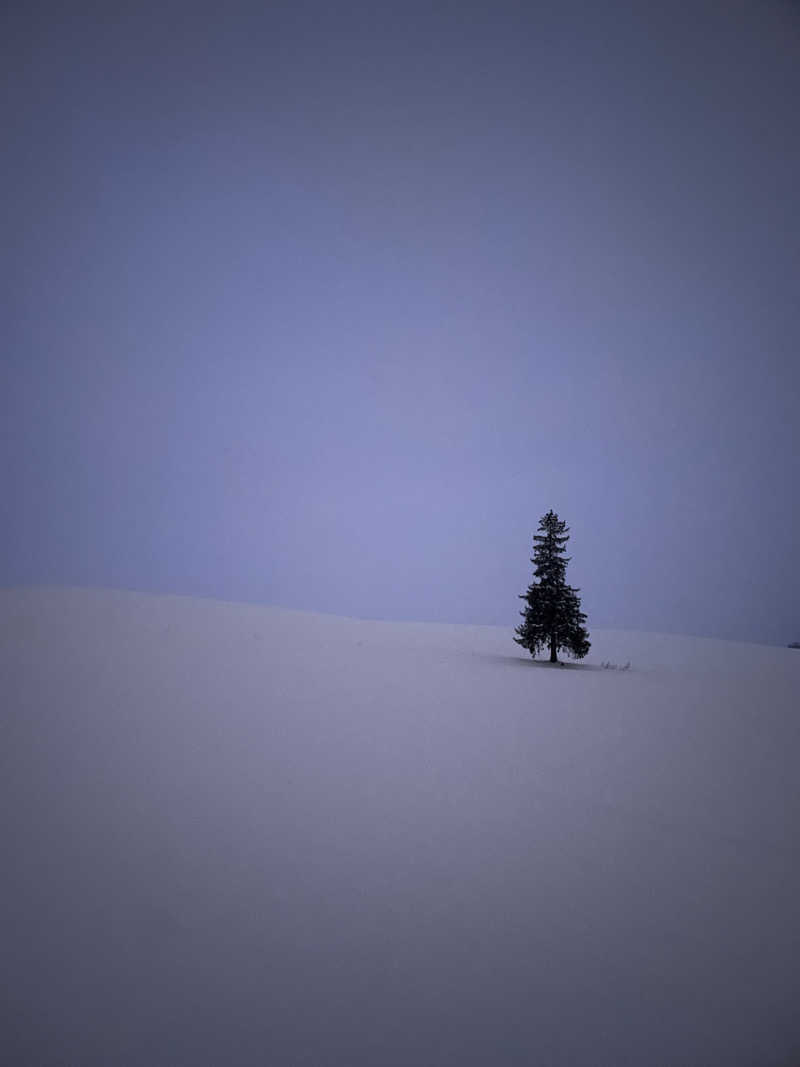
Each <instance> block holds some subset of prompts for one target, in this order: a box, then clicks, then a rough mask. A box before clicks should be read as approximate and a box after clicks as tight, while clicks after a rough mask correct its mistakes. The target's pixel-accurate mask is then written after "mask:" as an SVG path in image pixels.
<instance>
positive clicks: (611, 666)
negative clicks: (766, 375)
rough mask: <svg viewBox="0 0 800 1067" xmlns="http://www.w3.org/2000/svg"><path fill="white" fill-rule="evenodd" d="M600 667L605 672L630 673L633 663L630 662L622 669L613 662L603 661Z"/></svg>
mask: <svg viewBox="0 0 800 1067" xmlns="http://www.w3.org/2000/svg"><path fill="white" fill-rule="evenodd" d="M600 666H601V667H602V668H603V670H604V671H629V670H630V669H631V661H630V660H628V662H627V663H626V664H625V666H624V667H621V666H620V665H619V663H612V662H611V660H603V662H602V663H601V664H600Z"/></svg>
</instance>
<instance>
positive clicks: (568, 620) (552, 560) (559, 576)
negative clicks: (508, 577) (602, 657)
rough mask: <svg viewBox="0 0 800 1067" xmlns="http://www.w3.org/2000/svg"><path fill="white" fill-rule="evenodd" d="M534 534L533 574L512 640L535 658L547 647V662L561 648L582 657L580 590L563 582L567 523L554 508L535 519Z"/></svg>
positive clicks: (554, 658) (584, 641) (584, 637)
mask: <svg viewBox="0 0 800 1067" xmlns="http://www.w3.org/2000/svg"><path fill="white" fill-rule="evenodd" d="M539 530H540V531H541V532H540V533H538V534H534V537H533V541H534V545H533V559H532V560H531V563H533V564H535V569H534V572H533V574H534V578H535V579H538V581H533V582H532V583H531V584H530V585H529V586H528V591H527V593H521V594H520V600H525V601H526V602H527V604H526V607H525V610H524V611H521V612H520V615H522V618H523V621H522V623H521V624H520V625H519V626H518V627H517V628H516V630H515V631H514V632H515V633H516V634H517V636H516V637H515V638H514V640H515V641H516V642H517V644H518V645H522V647H523V648H526V649H527V650H528V651H529V652H530V654H531V656H533V657H534V658H535V656H536V653H537V652H538V651H539V649H541V648H549V649H550V662H551V663H558V650H559V649H561V648H563V649H566V650H567V652H569V654H570V655H571V656H574V657H575V659H583V657H584V656H585V655H586V653H587V652H588V651H589V649H590V648H591V644H590V643H589V634H588V633H587V631H586V629H585V628H584V625H583V624H584V623H585V622H586V616H585V615H584V614H583V612H582V611H581V602H580V600H579V598H578V593H579V592H580V590H578V589H573V588H572V586H570V585H567V583H566V571H567V564H568V563H569V561H570V557H569V556H565V555H564V545H565V544H566V543H567V541H569V533H568V531H569V527H568V526H567V524H566V523H565V522H562V521H561V519H559V517H558V515H556V513H555V512H554V511H552V510H551V511H548V512H547V514H546V515H544V516H543V517H542V518H541V519H540V520H539Z"/></svg>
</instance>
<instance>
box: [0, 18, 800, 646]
mask: <svg viewBox="0 0 800 1067" xmlns="http://www.w3.org/2000/svg"><path fill="white" fill-rule="evenodd" d="M69 6H70V5H60V4H59V5H38V4H34V3H25V4H24V5H23V4H19V3H17V4H13V3H12V4H11V5H6V8H5V12H6V13H5V15H4V18H3V23H2V26H1V27H0V40H2V42H3V44H2V48H3V55H2V70H3V75H2V77H3V83H4V84H3V93H2V100H3V104H2V107H3V115H2V119H3V125H4V130H5V138H4V140H5V144H6V153H5V160H4V179H3V180H4V189H3V208H4V213H5V215H6V220H5V222H4V237H3V249H4V254H3V294H4V295H3V312H2V328H3V346H2V366H1V367H0V417H2V433H3V436H2V440H3V447H2V450H1V451H0V464H1V466H0V477H2V501H3V516H2V523H1V524H0V583H2V584H6V585H16V584H27V583H48V584H51V583H58V584H78V585H80V584H90V585H108V586H122V587H132V588H139V589H152V590H162V591H171V592H180V593H189V594H202V595H210V596H216V597H223V598H229V599H247V600H258V601H262V600H263V601H268V602H273V603H278V604H285V605H289V606H294V607H300V608H311V609H319V610H323V611H333V612H338V613H341V614H355V615H364V616H369V617H378V618H415V619H430V620H451V621H464V622H485V623H499V624H508V625H509V626H511V625H514V624H516V622H517V621H518V616H517V612H518V610H519V601H518V600H517V595H518V594H519V593H521V592H523V591H524V589H525V587H526V586H527V584H528V582H529V581H530V577H531V570H532V568H531V566H530V564H529V563H528V557H529V555H530V547H531V536H532V534H533V532H534V531H535V528H536V525H537V522H538V519H539V517H540V516H541V515H542V514H543V513H544V512H545V511H547V510H548V508H551V507H552V508H554V509H555V510H556V511H557V512H558V513H559V515H560V516H561V517H562V518H564V519H566V520H567V522H568V523H569V525H570V526H571V528H572V540H571V542H570V545H569V550H570V551H571V553H572V554H573V557H574V562H573V563H572V564H571V566H570V569H569V571H568V578H569V580H570V581H571V582H572V583H573V584H576V585H579V586H580V587H581V589H582V598H583V608H584V610H585V611H586V612H587V613H588V616H589V620H588V625H589V628H590V630H591V627H592V626H593V625H594V626H598V627H599V626H616V627H626V628H643V629H653V630H672V631H678V632H684V633H692V634H706V635H712V636H721V637H731V638H740V639H745V640H754V641H764V642H775V643H779V644H785V643H786V642H788V641H791V640H797V639H800V608H798V604H800V567H798V552H797V550H798V543H800V536H799V535H800V521H799V520H800V516H799V514H798V493H797V486H798V484H800V464H799V462H798V457H800V419H799V418H798V407H799V404H798V400H799V399H800V363H799V362H798V344H797V342H798V336H799V335H800V294H798V277H800V226H799V225H798V215H799V213H798V189H800V137H799V136H798V133H799V127H798V113H797V102H798V100H800V13H798V9H797V7H796V6H794V5H789V4H774V5H770V4H766V3H765V4H753V5H747V4H736V3H733V4H732V3H727V2H726V3H722V2H720V3H718V4H703V3H693V4H687V5H678V6H676V5H663V9H662V10H658V8H657V5H653V4H630V5H626V4H596V3H587V4H569V3H558V4H555V3H553V4H546V5H539V6H537V5H535V4H523V3H502V2H493V3H491V4H489V3H485V4H470V3H465V2H461V3H447V4H436V3H433V4H431V3H426V4H415V3H411V2H408V0H405V2H403V3H398V4H382V3H375V2H373V3H369V4H367V3H364V4H352V3H348V2H343V3H325V4H322V3H317V4H302V3H297V2H293V3H291V4H286V5H283V4H260V5H249V4H248V5H244V4H239V5H237V4H233V5H214V6H213V8H212V7H209V8H207V9H204V5H202V4H192V5H187V6H186V7H185V8H183V12H182V13H181V9H180V8H179V7H177V6H173V5H163V4H159V5H155V4H151V3H149V2H142V3H138V4H136V5H130V6H129V7H130V11H129V13H128V14H120V7H121V5H117V4H111V5H97V13H96V14H92V15H77V14H69V13H67V11H66V9H67V8H68V7H69ZM78 6H79V7H80V8H81V9H83V10H86V8H85V6H84V5H78ZM122 6H124V5H122Z"/></svg>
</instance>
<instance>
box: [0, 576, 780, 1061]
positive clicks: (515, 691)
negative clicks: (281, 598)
mask: <svg viewBox="0 0 800 1067" xmlns="http://www.w3.org/2000/svg"><path fill="white" fill-rule="evenodd" d="M590 624H591V620H590ZM591 637H592V642H593V647H592V652H591V653H590V656H589V657H588V658H587V660H585V661H583V662H582V663H580V664H570V665H569V666H568V667H566V668H559V667H553V666H550V665H549V664H546V663H543V662H539V661H532V660H530V658H529V657H527V656H526V655H525V654H524V653H522V652H521V650H519V649H518V648H517V646H516V645H515V644H514V643H513V641H512V636H511V629H508V630H505V629H499V628H495V627H479V626H444V625H433V624H406V623H381V622H366V621H358V620H352V619H342V618H335V617H331V616H321V615H312V614H307V613H302V612H291V611H285V610H279V609H274V608H265V607H259V606H254V605H242V604H230V603H221V602H216V601H207V600H196V599H189V598H181V597H160V596H150V595H145V594H135V593H123V592H110V591H109V592H105V591H89V590H10V591H2V592H0V701H1V702H2V708H3V714H2V721H1V725H2V760H3V767H2V795H0V811H2V816H1V818H2V824H3V836H4V840H3V858H4V864H3V866H4V878H3V880H4V885H3V899H4V908H3V914H4V918H5V919H6V922H7V927H6V932H5V936H4V950H3V955H4V968H3V970H4V975H5V984H4V989H3V1000H4V1002H5V1004H4V1008H5V1010H4V1015H5V1019H6V1023H5V1025H4V1031H5V1034H4V1039H3V1044H4V1045H5V1047H6V1050H7V1051H6V1053H5V1062H8V1063H10V1064H11V1063H13V1064H14V1065H15V1067H23V1065H34V1064H35V1065H36V1067H50V1065H56V1064H58V1065H62V1064H70V1065H76V1067H77V1065H80V1067H94V1065H101V1064H102V1065H104V1067H105V1065H112V1064H113V1065H117V1064H120V1065H131V1067H133V1065H136V1067H138V1065H142V1067H144V1065H147V1067H157V1065H161V1064H163V1065H167V1064H169V1065H172V1064H191V1065H194V1067H197V1065H215V1067H216V1065H221V1064H225V1065H233V1067H238V1065H254V1067H255V1065H259V1067H261V1065H264V1064H269V1065H272V1064H274V1065H276V1067H283V1065H286V1067H288V1065H295V1064H298V1065H299V1064H313V1065H315V1067H317V1065H328V1064H342V1065H343V1067H360V1065H375V1067H379V1065H398V1067H399V1065H403V1067H410V1065H419V1067H438V1065H444V1064H447V1065H454V1067H455V1065H458V1067H468V1065H481V1067H488V1065H490V1064H497V1065H500V1067H505V1065H516V1064H526V1065H527V1064H542V1065H546V1067H557V1065H561V1064H565V1065H566V1064H569V1065H584V1064H585V1065H587V1067H588V1065H592V1067H602V1065H606V1064H607V1065H609V1067H611V1065H614V1067H620V1065H623V1064H637V1065H640V1064H641V1065H644V1064H648V1065H649V1064H652V1065H669V1067H678V1065H687V1067H688V1065H692V1067H698V1065H703V1067H713V1065H715V1064H725V1065H726V1067H733V1065H738V1064H742V1065H769V1064H775V1065H776V1067H788V1065H789V1064H793V1063H798V1062H800V1016H798V1012H797V1002H798V1001H797V998H798V982H800V963H799V962H798V958H799V957H800V908H798V901H800V857H799V856H798V845H797V825H798V817H800V773H798V763H800V714H799V710H800V656H798V655H797V654H796V653H795V652H793V651H791V650H789V649H782V648H772V647H765V646H756V645H742V644H732V643H727V642H720V641H711V640H702V639H698V638H682V637H673V636H666V635H656V634H638V633H623V632H614V631H607V632H603V631H597V630H593V631H592V634H591ZM606 660H612V661H614V662H616V663H624V662H625V661H627V660H630V661H631V662H632V668H631V670H630V671H626V672H618V671H609V670H602V669H600V663H601V662H602V661H606ZM0 1006H2V1005H0ZM9 1049H10V1051H9Z"/></svg>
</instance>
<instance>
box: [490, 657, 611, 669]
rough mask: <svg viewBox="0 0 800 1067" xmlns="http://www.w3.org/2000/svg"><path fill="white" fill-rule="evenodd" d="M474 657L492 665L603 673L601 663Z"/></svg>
mask: <svg viewBox="0 0 800 1067" xmlns="http://www.w3.org/2000/svg"><path fill="white" fill-rule="evenodd" d="M473 655H474V656H476V657H478V658H480V659H485V660H490V661H491V662H492V663H503V664H506V665H508V664H511V663H513V664H516V665H517V666H520V667H539V668H541V669H542V670H549V671H562V670H563V671H601V670H602V669H603V668H602V667H601V666H600V664H599V663H577V662H575V661H570V660H563V661H562V660H559V662H558V663H551V662H550V661H549V660H546V659H532V658H531V657H530V656H513V655H508V656H504V655H502V654H500V653H498V652H475V653H473Z"/></svg>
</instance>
